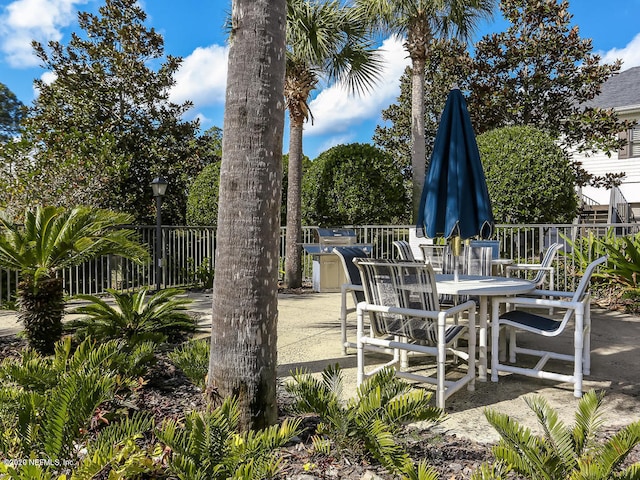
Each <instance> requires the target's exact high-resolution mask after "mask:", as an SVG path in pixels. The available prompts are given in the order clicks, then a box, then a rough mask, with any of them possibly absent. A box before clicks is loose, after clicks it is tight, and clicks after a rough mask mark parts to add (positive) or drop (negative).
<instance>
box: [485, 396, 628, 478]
mask: <svg viewBox="0 0 640 480" xmlns="http://www.w3.org/2000/svg"><path fill="white" fill-rule="evenodd" d="M603 398H604V394H597V393H596V392H595V391H593V390H592V391H589V392H587V393H585V394H584V396H583V397H582V398H581V399H580V402H579V403H578V409H577V411H576V414H575V424H574V425H573V427H567V426H565V425H564V423H563V422H561V421H560V420H559V418H558V414H557V412H556V411H555V410H553V409H552V408H551V407H550V406H549V404H548V403H547V402H546V401H545V400H544V398H542V397H532V398H526V399H525V402H526V403H527V405H528V406H529V408H531V410H533V411H534V412H535V414H536V416H537V417H538V423H539V424H540V426H541V427H542V430H543V432H544V434H543V435H542V436H535V435H533V434H532V432H531V430H529V429H528V428H525V427H522V426H521V425H519V424H518V422H516V421H515V420H513V419H512V418H510V417H509V416H508V415H506V414H502V413H498V412H496V411H494V410H487V411H486V412H485V416H486V417H487V420H488V421H489V423H490V424H491V425H492V426H493V427H494V428H495V429H496V430H497V431H498V433H499V434H500V437H501V440H500V443H499V444H498V445H497V446H495V447H494V448H493V454H494V455H495V457H496V460H497V461H498V463H496V464H495V465H493V466H489V465H484V466H483V467H482V468H481V469H480V470H479V471H478V472H476V473H475V474H474V476H473V479H474V480H489V479H500V478H506V475H507V473H508V472H509V471H510V470H513V471H515V472H516V473H518V474H519V475H521V476H523V477H524V478H528V479H532V480H538V479H541V478H546V479H549V480H555V479H558V480H561V479H562V480H564V479H569V478H571V479H579V478H582V479H587V478H588V479H593V480H598V479H602V480H604V479H610V478H629V479H631V478H639V476H640V463H636V464H634V465H631V466H629V467H627V468H622V463H623V462H624V460H625V458H626V457H627V456H628V455H629V453H630V452H631V450H633V449H634V448H635V446H636V445H638V444H639V443H640V421H637V422H634V423H632V424H631V425H628V426H626V427H624V428H623V429H622V430H620V431H619V432H618V433H616V434H615V435H613V436H612V437H611V438H609V439H608V440H606V441H604V442H602V443H599V438H600V437H599V436H598V432H599V430H600V428H601V427H602V419H601V415H600V411H599V409H600V407H601V406H602V401H603ZM509 478H511V477H509Z"/></svg>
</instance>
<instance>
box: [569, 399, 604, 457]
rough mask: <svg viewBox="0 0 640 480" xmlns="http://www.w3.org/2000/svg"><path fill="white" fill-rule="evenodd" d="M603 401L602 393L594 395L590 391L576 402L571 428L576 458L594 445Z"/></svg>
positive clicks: (600, 421) (600, 422) (598, 429)
mask: <svg viewBox="0 0 640 480" xmlns="http://www.w3.org/2000/svg"><path fill="white" fill-rule="evenodd" d="M603 400H604V392H600V393H596V392H595V391H594V390H590V391H588V392H587V393H585V394H584V395H583V396H582V398H581V399H580V401H579V402H578V408H577V409H576V413H575V425H574V427H573V438H574V442H575V445H576V453H577V454H578V456H581V455H582V454H583V453H584V452H585V451H587V450H589V449H590V448H592V447H593V446H594V445H595V442H596V435H597V433H598V432H599V431H600V428H601V427H602V422H603V419H602V416H601V414H600V413H599V412H600V407H601V406H602V402H603Z"/></svg>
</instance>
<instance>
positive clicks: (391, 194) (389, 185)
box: [302, 143, 410, 226]
mask: <svg viewBox="0 0 640 480" xmlns="http://www.w3.org/2000/svg"><path fill="white" fill-rule="evenodd" d="M302 215H303V220H304V221H305V223H306V224H307V225H319V226H338V225H371V224H374V225H376V224H393V223H406V222H407V221H409V218H410V202H409V197H408V195H407V189H406V187H405V186H404V184H403V178H402V174H401V173H400V171H399V170H398V169H397V168H396V166H395V165H394V162H393V160H392V159H391V156H390V155H388V154H387V153H385V152H383V151H382V150H380V149H378V148H376V147H374V146H372V145H367V144H361V143H353V144H349V145H337V146H335V147H333V148H330V149H329V150H327V151H326V152H323V153H321V154H320V155H319V156H318V158H316V159H315V160H314V161H313V162H311V165H310V167H309V170H308V172H307V173H306V174H305V176H304V179H303V187H302Z"/></svg>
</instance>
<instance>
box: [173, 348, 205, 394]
mask: <svg viewBox="0 0 640 480" xmlns="http://www.w3.org/2000/svg"><path fill="white" fill-rule="evenodd" d="M209 348H210V342H209V339H208V338H202V339H198V340H189V341H188V342H187V343H185V344H184V345H182V346H180V347H178V348H177V349H175V350H174V351H173V352H171V353H169V360H171V361H172V362H173V363H174V365H176V366H177V367H178V368H180V370H182V371H183V373H184V374H185V375H186V376H187V378H188V379H189V380H191V381H192V382H193V383H194V384H195V385H197V386H198V387H200V388H202V389H203V390H204V388H205V381H206V378H207V373H208V372H209Z"/></svg>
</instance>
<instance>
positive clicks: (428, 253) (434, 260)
mask: <svg viewBox="0 0 640 480" xmlns="http://www.w3.org/2000/svg"><path fill="white" fill-rule="evenodd" d="M444 248H445V246H444V245H420V250H422V255H423V257H424V261H425V262H426V263H430V264H431V266H432V267H433V269H434V271H436V272H438V271H440V272H441V271H442V259H443V255H444Z"/></svg>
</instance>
